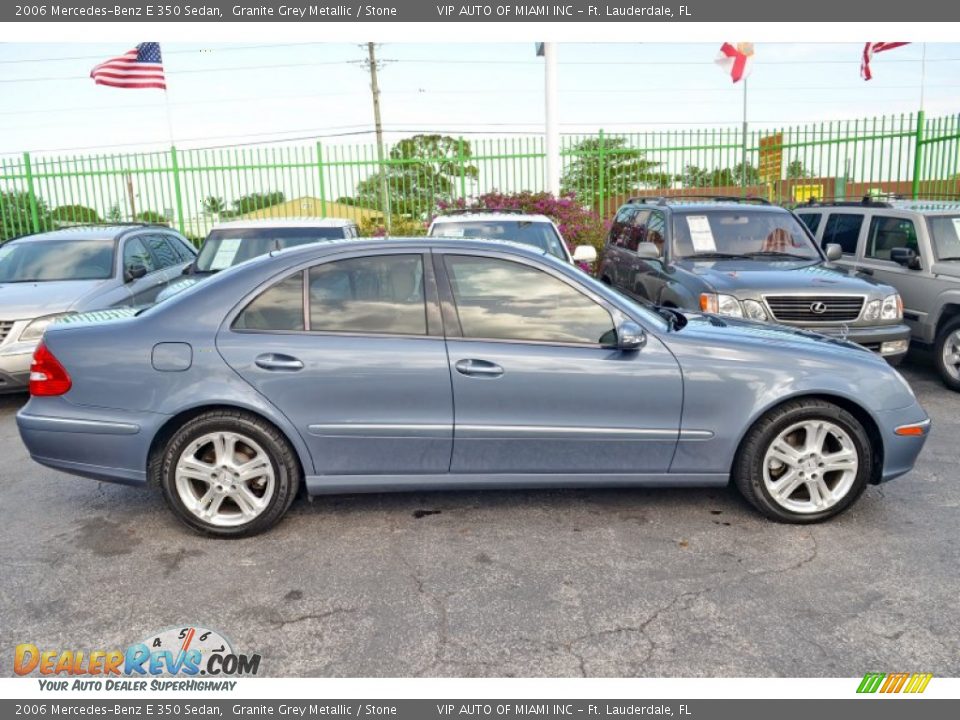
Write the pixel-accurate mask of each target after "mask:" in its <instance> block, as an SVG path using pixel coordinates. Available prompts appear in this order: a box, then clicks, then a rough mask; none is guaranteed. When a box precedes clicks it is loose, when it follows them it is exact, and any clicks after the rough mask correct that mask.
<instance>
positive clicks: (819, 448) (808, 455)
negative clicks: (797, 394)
mask: <svg viewBox="0 0 960 720" xmlns="http://www.w3.org/2000/svg"><path fill="white" fill-rule="evenodd" d="M872 467H873V452H872V448H871V445H870V439H869V437H868V436H867V433H866V431H865V430H864V428H863V425H862V424H861V423H860V421H859V420H857V419H856V418H855V417H854V416H853V415H851V414H850V413H848V412H847V411H846V410H844V409H842V408H840V407H837V406H836V405H833V404H832V403H829V402H825V401H823V400H798V401H794V402H790V403H787V404H785V405H781V406H780V407H778V408H774V409H773V410H771V411H770V412H769V413H767V414H766V415H765V416H764V417H763V418H761V419H760V420H759V421H758V422H757V423H756V424H755V425H754V426H753V428H751V429H750V432H749V433H747V436H746V438H744V440H743V443H742V444H741V446H740V450H739V451H738V453H737V459H736V460H735V462H734V469H733V479H734V482H735V483H736V485H737V488H738V489H739V490H740V492H741V493H742V494H743V496H744V497H745V498H746V499H747V500H748V501H749V502H750V503H751V504H752V505H753V506H754V507H756V508H757V509H758V510H759V511H760V512H762V513H763V514H764V515H766V516H767V517H769V518H772V519H774V520H778V521H780V522H790V523H814V522H819V521H821V520H826V519H827V518H831V517H833V516H835V515H838V514H839V513H841V512H843V511H844V510H846V509H847V508H848V507H850V506H851V505H852V504H853V503H854V501H856V499H857V498H858V497H860V494H861V493H862V492H863V490H864V488H866V486H867V480H868V479H869V478H870V475H871V471H872Z"/></svg>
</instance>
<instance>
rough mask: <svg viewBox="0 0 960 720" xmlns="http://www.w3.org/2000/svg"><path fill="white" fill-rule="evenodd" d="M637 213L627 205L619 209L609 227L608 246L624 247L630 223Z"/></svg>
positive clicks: (635, 209)
mask: <svg viewBox="0 0 960 720" xmlns="http://www.w3.org/2000/svg"><path fill="white" fill-rule="evenodd" d="M637 212H638V210H637V208H635V207H630V206H629V205H627V206H626V207H623V208H620V212H618V213H617V216H616V217H615V218H614V219H613V224H612V225H611V227H610V236H609V238H608V241H609V244H610V245H616V246H618V247H623V246H624V244H625V243H626V240H627V235H628V230H629V227H630V221H631V220H632V219H633V217H634V215H636V214H637Z"/></svg>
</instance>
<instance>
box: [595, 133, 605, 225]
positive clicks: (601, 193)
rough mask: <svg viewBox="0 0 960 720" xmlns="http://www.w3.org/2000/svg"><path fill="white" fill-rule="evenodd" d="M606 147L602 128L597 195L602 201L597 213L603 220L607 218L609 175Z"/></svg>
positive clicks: (599, 143)
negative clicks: (607, 183) (607, 175)
mask: <svg viewBox="0 0 960 720" xmlns="http://www.w3.org/2000/svg"><path fill="white" fill-rule="evenodd" d="M605 147H606V145H605V143H604V141H603V128H600V136H599V138H598V140H597V165H598V167H599V170H598V172H597V195H598V197H599V199H600V204H599V207H598V208H597V212H598V213H599V214H600V217H601V218H604V217H606V215H607V198H606V187H605V186H606V183H605V176H606V174H607V157H606V154H605V153H604V149H605Z"/></svg>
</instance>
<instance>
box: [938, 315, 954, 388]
mask: <svg viewBox="0 0 960 720" xmlns="http://www.w3.org/2000/svg"><path fill="white" fill-rule="evenodd" d="M933 360H934V362H935V363H936V365H937V370H938V371H939V372H940V377H941V378H942V379H943V384H944V385H946V386H947V387H948V388H950V389H951V390H954V391H956V392H960V317H958V318H954V319H953V320H951V321H950V322H948V323H947V324H946V325H945V326H944V327H943V329H942V330H941V331H940V334H939V335H938V336H937V342H936V343H935V344H934V348H933Z"/></svg>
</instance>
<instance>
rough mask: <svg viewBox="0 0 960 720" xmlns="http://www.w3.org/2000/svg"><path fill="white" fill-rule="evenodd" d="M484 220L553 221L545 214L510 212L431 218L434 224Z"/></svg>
mask: <svg viewBox="0 0 960 720" xmlns="http://www.w3.org/2000/svg"><path fill="white" fill-rule="evenodd" d="M485 220H495V221H497V222H499V221H502V220H514V221H516V222H545V223H552V222H553V221H552V220H551V219H550V218H548V217H547V216H546V215H534V214H525V213H512V212H462V213H453V214H450V215H438V216H437V217H435V218H434V219H433V222H434V224H436V225H439V224H441V223H453V222H483V221H485Z"/></svg>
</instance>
